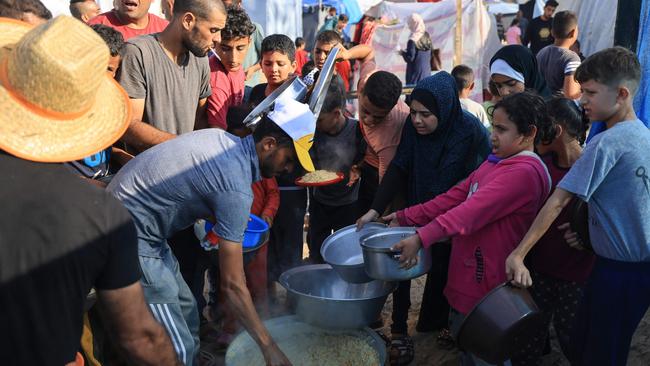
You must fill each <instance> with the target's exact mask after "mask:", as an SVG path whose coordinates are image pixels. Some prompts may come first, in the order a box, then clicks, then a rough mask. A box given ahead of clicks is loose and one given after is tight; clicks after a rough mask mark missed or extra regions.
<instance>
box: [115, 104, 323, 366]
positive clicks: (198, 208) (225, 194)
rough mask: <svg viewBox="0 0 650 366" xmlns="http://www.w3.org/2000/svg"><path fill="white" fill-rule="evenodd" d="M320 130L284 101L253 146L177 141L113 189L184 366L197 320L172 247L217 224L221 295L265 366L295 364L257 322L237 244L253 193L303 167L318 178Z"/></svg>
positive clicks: (118, 179) (149, 294) (141, 158)
mask: <svg viewBox="0 0 650 366" xmlns="http://www.w3.org/2000/svg"><path fill="white" fill-rule="evenodd" d="M315 128H316V119H315V117H314V114H313V113H312V112H311V111H310V110H309V107H308V106H307V105H305V104H302V103H300V102H297V101H295V100H293V99H289V98H287V99H281V100H279V101H276V103H275V109H274V111H273V112H272V113H271V114H269V117H264V118H263V119H262V121H261V122H260V123H259V124H258V126H257V128H256V129H255V132H254V133H253V135H252V136H248V137H245V138H243V139H240V138H238V137H236V136H234V135H231V134H229V133H227V132H225V131H223V130H220V129H214V128H210V129H204V130H200V131H194V132H191V133H187V134H184V135H181V136H178V137H177V138H175V139H173V140H170V141H167V142H164V143H162V144H159V145H157V146H154V147H152V148H150V149H148V150H147V151H145V152H143V153H141V154H140V155H138V156H136V157H135V158H134V159H133V160H131V161H130V162H129V163H128V164H127V165H125V166H124V167H123V168H122V169H121V170H120V171H119V172H118V173H117V175H115V177H114V178H113V180H112V181H111V183H110V184H109V185H108V187H107V190H108V191H109V192H111V193H113V195H114V196H115V197H116V198H117V199H119V200H120V201H122V203H123V204H124V205H125V206H126V208H127V209H128V210H129V211H130V212H131V216H132V217H133V219H134V221H135V223H136V228H137V229H138V242H139V246H138V251H139V254H140V267H141V268H142V272H143V277H142V283H143V286H144V289H145V298H146V299H147V301H148V302H149V306H150V307H151V309H152V311H153V312H154V315H155V316H156V317H157V318H158V319H159V320H160V321H161V322H163V323H164V324H165V326H166V328H167V330H168V332H169V334H170V336H171V337H172V340H173V341H174V342H175V344H177V345H179V348H181V352H179V355H180V358H181V360H182V361H184V362H185V363H186V364H191V355H192V352H194V351H196V350H197V348H198V344H199V340H198V327H199V316H198V311H197V308H196V304H195V300H194V297H193V296H192V293H191V291H190V289H189V287H188V286H187V284H186V283H185V281H184V280H183V278H182V277H181V274H180V272H179V268H178V262H177V260H176V258H175V257H174V255H173V254H172V252H171V250H170V248H169V245H168V243H167V240H168V239H169V237H170V236H171V235H172V234H173V233H175V232H177V231H179V230H181V229H183V228H187V227H190V226H193V224H194V222H195V220H197V219H207V218H209V217H212V216H214V217H216V218H217V223H216V224H215V225H214V227H213V229H212V231H213V233H214V235H216V236H217V237H218V238H219V241H218V245H219V272H220V279H221V283H220V286H221V289H222V293H223V294H224V298H225V300H226V303H227V305H228V307H229V309H231V310H232V311H233V312H234V314H235V315H236V316H237V318H238V320H239V321H240V323H241V324H242V325H243V326H244V328H245V329H246V330H247V331H248V332H249V334H250V335H251V337H252V338H253V339H254V340H255V341H256V342H257V344H258V345H259V346H260V349H261V351H262V354H263V355H264V358H265V360H266V362H267V364H269V365H288V364H289V361H288V360H287V359H286V357H285V355H284V354H283V353H282V351H281V350H280V349H279V348H278V346H277V345H276V344H275V342H274V341H273V339H271V337H270V335H269V333H268V331H267V330H266V328H265V327H264V325H263V324H262V322H261V321H260V318H259V316H258V315H257V313H256V312H255V307H254V306H253V302H252V300H251V297H250V294H249V292H248V289H247V288H246V279H245V278H244V271H243V258H242V246H241V242H242V239H243V235H244V231H245V229H246V227H247V223H248V214H249V212H250V207H251V203H252V201H253V193H252V191H251V184H252V183H253V182H255V181H258V180H260V177H265V178H271V177H274V176H277V175H279V174H285V173H290V172H291V171H293V170H294V168H295V167H297V166H298V162H299V163H300V165H302V166H303V167H304V168H305V169H306V170H309V171H313V170H314V166H313V163H312V161H311V158H310V157H309V151H308V150H309V148H310V147H311V144H312V143H311V139H312V138H313V135H314V132H315ZM177 350H178V349H177Z"/></svg>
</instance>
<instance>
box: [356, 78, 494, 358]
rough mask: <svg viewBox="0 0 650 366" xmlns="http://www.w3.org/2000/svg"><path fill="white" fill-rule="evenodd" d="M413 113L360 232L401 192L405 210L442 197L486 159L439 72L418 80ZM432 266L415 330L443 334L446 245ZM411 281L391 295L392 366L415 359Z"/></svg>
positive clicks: (482, 140)
mask: <svg viewBox="0 0 650 366" xmlns="http://www.w3.org/2000/svg"><path fill="white" fill-rule="evenodd" d="M410 107H411V113H410V115H409V117H408V119H407V120H406V123H405V124H404V129H403V130H402V138H401V141H400V144H399V146H398V148H397V152H396V154H395V157H394V158H393V161H392V162H391V163H390V166H389V167H388V170H387V172H386V175H385V176H384V178H383V180H382V181H381V184H380V185H379V187H378V189H377V194H376V196H375V199H374V201H373V203H372V206H371V209H370V210H369V211H368V212H367V213H366V214H365V215H363V216H362V217H361V218H360V219H359V220H358V221H357V226H358V227H362V226H363V225H365V224H366V223H367V222H370V221H373V220H376V219H377V218H378V217H379V215H380V213H383V212H384V210H385V209H386V208H387V207H388V205H389V204H390V203H391V201H392V200H393V198H394V197H395V196H396V195H397V194H398V193H400V192H404V193H405V194H406V204H407V205H408V206H411V205H415V204H418V203H423V202H426V201H428V200H430V199H432V198H434V197H435V196H437V195H439V194H441V193H444V192H446V191H447V190H449V189H450V188H451V187H453V186H454V185H455V184H456V183H458V182H459V181H461V180H462V179H464V178H466V177H467V176H468V175H469V173H471V172H472V171H474V170H475V169H476V168H477V167H478V166H479V165H480V164H481V163H482V162H483V161H484V160H485V158H486V157H487V155H488V154H489V153H490V143H489V135H488V132H487V130H486V129H485V127H483V125H482V124H481V122H480V121H479V120H478V119H477V118H476V117H474V116H473V115H471V114H469V113H467V112H465V111H463V110H462V109H461V106H460V101H459V99H458V90H457V88H456V83H455V80H454V78H453V77H452V76H451V75H449V73H447V72H444V71H441V72H438V73H437V74H435V75H433V76H430V77H427V78H425V79H423V80H421V81H420V82H419V83H418V84H417V86H416V87H415V89H414V90H413V92H412V94H411V106H410ZM431 249H432V255H433V265H432V267H431V268H432V269H431V271H430V272H429V274H430V275H429V276H428V277H427V283H426V286H425V290H424V294H423V299H422V306H421V309H420V318H419V320H418V324H417V330H418V331H420V332H422V331H433V330H437V329H442V330H443V332H442V334H443V337H442V338H440V339H441V340H446V339H447V337H444V335H445V334H446V332H444V330H445V329H446V328H447V325H448V324H447V323H448V315H449V304H448V303H447V300H446V299H445V297H444V296H443V294H442V290H443V289H444V286H445V284H446V282H447V267H448V265H449V253H450V250H451V247H450V244H449V243H446V244H438V245H435V246H432V247H431ZM410 286H411V285H410V281H404V282H401V283H400V286H399V288H398V289H397V291H396V292H395V293H394V294H393V301H394V302H393V324H392V325H391V333H392V337H391V338H392V341H391V352H390V356H391V357H390V358H391V364H397V365H402V364H406V363H408V362H410V361H411V360H412V358H413V356H414V352H413V343H412V340H411V339H410V338H409V336H408V333H407V325H406V320H407V318H408V309H409V307H410Z"/></svg>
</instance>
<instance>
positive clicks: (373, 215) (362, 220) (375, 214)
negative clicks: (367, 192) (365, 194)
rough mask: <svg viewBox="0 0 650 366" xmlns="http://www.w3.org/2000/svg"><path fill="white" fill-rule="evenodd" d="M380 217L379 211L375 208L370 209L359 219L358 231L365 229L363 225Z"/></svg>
mask: <svg viewBox="0 0 650 366" xmlns="http://www.w3.org/2000/svg"><path fill="white" fill-rule="evenodd" d="M378 217H379V212H377V211H375V210H373V209H370V210H368V212H366V214H365V215H363V216H361V217H360V218H359V219H358V220H357V231H359V230H361V229H363V227H364V226H365V225H366V224H367V223H369V222H372V221H375V220H377V218H378Z"/></svg>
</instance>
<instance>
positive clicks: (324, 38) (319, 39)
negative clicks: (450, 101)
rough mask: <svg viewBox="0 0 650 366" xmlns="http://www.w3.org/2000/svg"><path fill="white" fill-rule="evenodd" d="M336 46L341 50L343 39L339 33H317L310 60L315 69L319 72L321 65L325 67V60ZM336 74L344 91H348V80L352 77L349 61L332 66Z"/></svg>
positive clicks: (341, 61) (342, 61)
mask: <svg viewBox="0 0 650 366" xmlns="http://www.w3.org/2000/svg"><path fill="white" fill-rule="evenodd" d="M336 46H339V47H341V48H342V46H343V38H341V35H340V34H339V33H336V32H335V31H324V32H321V33H319V34H318V35H317V36H316V42H315V43H314V48H313V50H312V60H314V63H315V64H316V68H317V69H319V70H321V69H322V68H323V65H325V60H327V56H328V55H329V54H330V51H332V49H333V48H334V47H336ZM334 67H335V70H336V73H337V74H338V75H339V76H340V77H341V79H342V80H343V84H344V85H345V91H349V90H350V78H351V77H352V68H351V66H350V60H340V61H339V62H337V63H336V65H335V66H334Z"/></svg>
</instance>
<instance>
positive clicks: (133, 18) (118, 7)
mask: <svg viewBox="0 0 650 366" xmlns="http://www.w3.org/2000/svg"><path fill="white" fill-rule="evenodd" d="M151 1H152V0H115V1H114V2H113V4H114V9H112V10H111V11H108V12H106V13H102V14H99V15H98V16H96V17H94V18H93V19H91V20H90V21H89V22H88V24H91V25H92V24H104V25H108V26H110V27H113V28H115V29H116V30H117V31H118V32H120V33H122V35H123V36H124V40H126V41H128V40H129V39H131V38H133V37H137V36H142V35H145V34H152V33H158V32H162V30H163V29H165V27H166V26H167V24H169V22H168V21H166V20H165V19H162V18H161V17H159V16H157V15H154V14H151V13H149V7H150V6H151Z"/></svg>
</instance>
